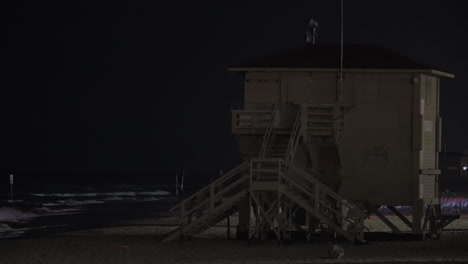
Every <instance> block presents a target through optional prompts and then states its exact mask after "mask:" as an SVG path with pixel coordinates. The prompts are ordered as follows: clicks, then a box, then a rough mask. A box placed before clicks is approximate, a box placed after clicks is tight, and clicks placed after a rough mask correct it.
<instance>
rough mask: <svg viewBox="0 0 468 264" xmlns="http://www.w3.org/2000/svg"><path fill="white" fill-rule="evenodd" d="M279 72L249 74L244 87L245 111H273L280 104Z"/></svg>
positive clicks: (246, 75)
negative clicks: (273, 107) (272, 108)
mask: <svg viewBox="0 0 468 264" xmlns="http://www.w3.org/2000/svg"><path fill="white" fill-rule="evenodd" d="M280 89H281V88H280V78H279V73H278V72H247V73H246V74H245V86H244V109H246V110H271V106H272V105H273V104H275V105H279V103H280V93H281V90H280Z"/></svg>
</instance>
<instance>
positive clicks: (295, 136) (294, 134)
mask: <svg viewBox="0 0 468 264" xmlns="http://www.w3.org/2000/svg"><path fill="white" fill-rule="evenodd" d="M300 127H301V107H299V110H298V111H297V116H296V121H295V122H294V126H293V130H292V131H291V138H290V139H289V142H288V148H287V150H286V155H285V158H286V160H289V161H290V160H293V159H294V155H295V154H296V149H297V145H298V143H299V138H300V133H299V129H300Z"/></svg>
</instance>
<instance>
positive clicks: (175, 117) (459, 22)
mask: <svg viewBox="0 0 468 264" xmlns="http://www.w3.org/2000/svg"><path fill="white" fill-rule="evenodd" d="M13 2H14V4H11V5H12V6H10V7H5V8H4V11H7V12H8V13H9V14H8V16H7V19H8V30H7V44H8V49H4V50H3V51H4V54H6V59H5V60H3V64H4V65H6V66H7V67H8V71H7V72H4V74H5V73H6V75H5V77H6V78H4V80H3V85H2V86H3V87H4V88H7V90H8V93H7V118H6V119H7V126H6V127H3V131H4V132H5V131H7V133H6V134H7V135H6V136H3V138H4V140H5V141H6V142H5V145H6V156H7V160H6V162H2V171H1V175H0V176H1V177H2V180H0V182H1V185H4V183H5V184H7V182H8V179H7V178H8V174H10V173H14V174H16V175H17V181H19V182H20V183H28V182H29V183H33V182H44V183H52V182H55V183H78V182H79V183H109V184H114V183H167V182H172V181H173V176H174V174H175V173H176V171H177V170H180V169H182V168H185V169H186V170H187V172H188V176H190V177H192V179H195V178H198V179H200V181H206V179H209V177H211V176H212V175H215V174H217V172H218V171H219V170H220V169H223V170H224V171H227V170H228V169H230V168H232V167H234V166H235V165H236V164H237V163H238V162H239V160H238V159H239V155H238V153H237V150H236V145H235V142H234V137H233V136H232V134H231V132H230V112H229V109H230V106H231V103H232V102H237V101H242V99H243V97H242V96H243V91H242V84H243V80H242V76H241V75H240V74H238V73H229V72H227V68H228V67H229V66H231V65H236V64H240V63H242V62H244V61H248V60H251V59H253V58H255V57H258V56H264V55H269V54H272V53H275V52H280V51H285V50H288V49H292V48H297V47H300V46H303V45H305V33H304V31H305V29H306V26H307V23H308V21H309V20H310V18H312V17H313V18H314V19H315V20H317V21H318V22H319V26H320V31H319V37H318V43H321V44H339V36H340V31H339V30H340V27H339V25H340V9H339V6H340V5H339V0H328V1H325V0H322V1H312V0H308V1H281V3H274V2H272V1H203V2H201V3H197V1H186V2H180V1H166V2H161V1H144V2H137V1H109V2H107V1H106V3H104V2H101V3H96V2H98V1H89V2H86V1H79V0H78V1H57V2H51V1H47V2H46V1H31V2H23V1H13ZM467 7H468V1H462V0H459V1H453V0H452V1H450V0H444V1H423V0H418V1H415V0H413V1H408V0H406V1H375V0H373V1H362V0H353V1H349V0H345V16H344V22H345V34H344V40H345V44H370V45H379V46H383V47H386V48H389V49H392V50H394V51H397V52H399V53H401V54H403V55H406V56H409V57H411V58H414V59H415V60H417V61H420V62H421V63H424V64H429V65H435V66H436V68H437V69H438V70H442V71H446V72H449V73H453V74H455V77H456V78H455V79H444V80H442V91H441V115H442V117H443V118H444V123H443V125H444V129H443V140H444V142H446V143H447V148H448V150H452V151H463V150H464V149H467V150H468V124H467V123H468V117H467V115H466V114H467V113H468V104H467V100H468V77H467V74H466V71H467V70H468V62H467V61H468V48H467V47H468V19H466V15H467V13H466V12H467Z"/></svg>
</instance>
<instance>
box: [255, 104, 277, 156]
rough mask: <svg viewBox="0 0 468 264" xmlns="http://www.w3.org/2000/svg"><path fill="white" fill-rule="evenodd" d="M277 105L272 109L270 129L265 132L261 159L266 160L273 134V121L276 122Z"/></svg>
mask: <svg viewBox="0 0 468 264" xmlns="http://www.w3.org/2000/svg"><path fill="white" fill-rule="evenodd" d="M274 110H275V105H274V104H273V106H272V107H271V116H270V122H269V124H268V127H267V129H266V131H265V135H264V136H263V142H262V147H261V149H260V153H259V155H258V156H259V157H261V158H264V157H265V155H266V150H267V147H268V145H269V143H270V138H271V134H272V131H273V121H274V120H275V111H274Z"/></svg>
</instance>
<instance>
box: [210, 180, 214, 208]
mask: <svg viewBox="0 0 468 264" xmlns="http://www.w3.org/2000/svg"><path fill="white" fill-rule="evenodd" d="M213 209H214V185H213V183H211V184H210V212H211V211H213Z"/></svg>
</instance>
